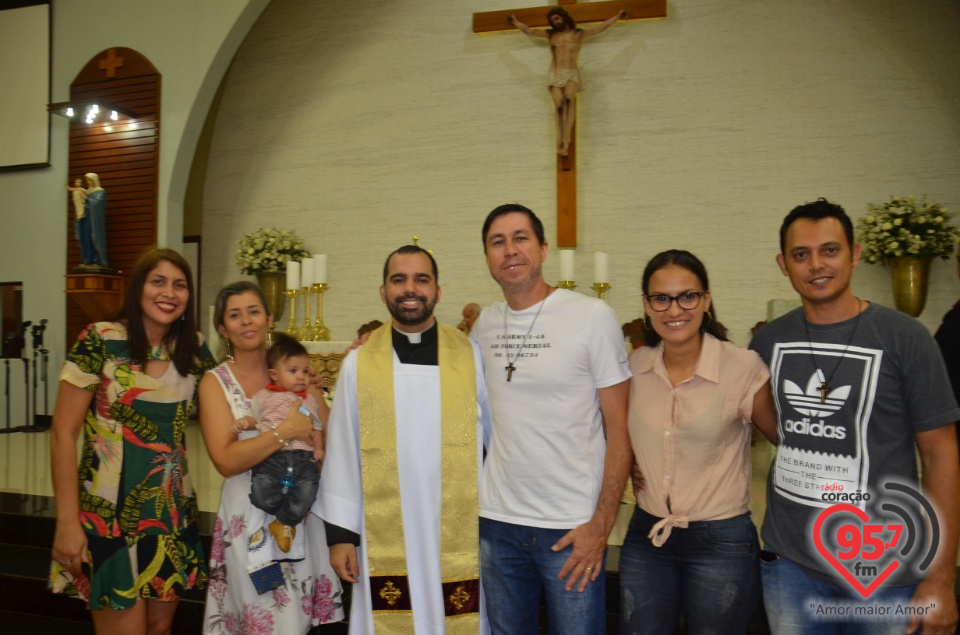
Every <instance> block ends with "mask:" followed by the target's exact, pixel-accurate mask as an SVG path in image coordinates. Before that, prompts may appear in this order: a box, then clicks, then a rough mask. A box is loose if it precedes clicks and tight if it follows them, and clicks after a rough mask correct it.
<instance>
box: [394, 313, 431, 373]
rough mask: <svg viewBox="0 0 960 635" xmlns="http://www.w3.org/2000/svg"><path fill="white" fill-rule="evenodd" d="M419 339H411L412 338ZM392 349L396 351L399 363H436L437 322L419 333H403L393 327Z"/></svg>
mask: <svg viewBox="0 0 960 635" xmlns="http://www.w3.org/2000/svg"><path fill="white" fill-rule="evenodd" d="M411 335H413V336H415V338H419V341H416V342H415V341H413V339H414V338H411V337H410V336H411ZM393 350H395V351H396V352H397V357H399V358H400V363H401V364H417V365H419V366H436V365H437V356H438V350H439V349H438V348H437V323H436V322H434V323H433V326H431V327H430V328H428V329H427V330H426V331H421V332H419V333H404V332H402V331H398V330H397V329H396V328H394V329H393Z"/></svg>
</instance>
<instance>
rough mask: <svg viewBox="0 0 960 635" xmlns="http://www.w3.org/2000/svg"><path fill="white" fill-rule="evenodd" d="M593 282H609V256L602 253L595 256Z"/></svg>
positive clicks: (599, 252)
mask: <svg viewBox="0 0 960 635" xmlns="http://www.w3.org/2000/svg"><path fill="white" fill-rule="evenodd" d="M593 281H594V282H599V283H603V282H609V280H608V279H607V254H605V253H604V252H602V251H598V252H595V253H594V254H593Z"/></svg>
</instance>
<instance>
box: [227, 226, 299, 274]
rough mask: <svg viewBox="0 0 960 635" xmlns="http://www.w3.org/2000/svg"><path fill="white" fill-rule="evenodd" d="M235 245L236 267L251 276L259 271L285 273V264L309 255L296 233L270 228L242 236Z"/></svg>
mask: <svg viewBox="0 0 960 635" xmlns="http://www.w3.org/2000/svg"><path fill="white" fill-rule="evenodd" d="M237 244H238V245H239V246H240V249H238V250H237V255H236V258H237V266H239V267H240V271H241V272H243V273H245V274H248V275H252V274H257V273H260V272H261V271H286V270H287V262H289V261H290V260H295V261H297V262H300V260H302V259H303V258H305V257H307V256H308V255H309V252H308V251H307V250H306V249H304V248H303V239H302V238H300V237H299V236H297V233H296V232H293V231H289V232H288V231H285V230H282V229H277V228H276V227H271V228H270V229H263V228H262V227H261V228H260V229H258V230H257V231H255V232H251V233H249V234H244V236H243V238H241V239H240V240H239V241H238V242H237Z"/></svg>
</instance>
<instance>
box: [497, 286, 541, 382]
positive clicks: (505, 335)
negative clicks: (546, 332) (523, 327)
mask: <svg viewBox="0 0 960 635" xmlns="http://www.w3.org/2000/svg"><path fill="white" fill-rule="evenodd" d="M551 293H553V287H549V288H548V289H547V295H545V296H544V298H543V300H541V302H540V308H539V309H537V314H536V315H534V316H533V322H531V323H530V328H528V329H527V334H526V335H524V336H523V342H521V343H520V348H519V349H517V354H516V355H514V356H513V359H510V338H509V333H508V332H507V313H509V312H510V305H509V304H504V305H503V347H504V350H505V351H506V357H507V365H506V366H504V367H503V370H505V371H507V381H510V380H511V379H513V371H515V370H517V367H516V366H514V365H513V363H514V362H515V361H517V360H518V359H520V354H521V353H522V352H523V349H524V347H525V346H526V345H527V338H529V337H530V333H532V332H533V325H534V324H536V323H537V318H538V317H540V311H543V305H544V304H546V303H547V298H548V297H550V294H551Z"/></svg>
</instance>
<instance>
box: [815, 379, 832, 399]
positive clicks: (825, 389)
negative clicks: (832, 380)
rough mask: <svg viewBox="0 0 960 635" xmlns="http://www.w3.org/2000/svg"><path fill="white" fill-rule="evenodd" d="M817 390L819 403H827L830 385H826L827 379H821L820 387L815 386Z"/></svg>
mask: <svg viewBox="0 0 960 635" xmlns="http://www.w3.org/2000/svg"><path fill="white" fill-rule="evenodd" d="M817 390H818V391H820V403H827V393H828V392H830V387H829V386H827V381H826V380H823V381H821V382H820V387H819V388H817Z"/></svg>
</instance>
